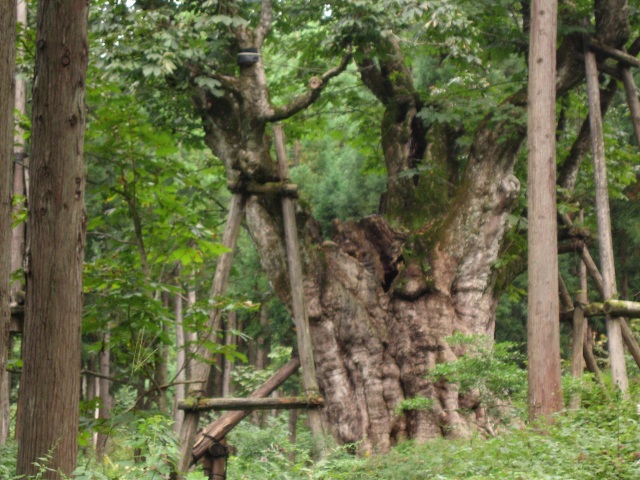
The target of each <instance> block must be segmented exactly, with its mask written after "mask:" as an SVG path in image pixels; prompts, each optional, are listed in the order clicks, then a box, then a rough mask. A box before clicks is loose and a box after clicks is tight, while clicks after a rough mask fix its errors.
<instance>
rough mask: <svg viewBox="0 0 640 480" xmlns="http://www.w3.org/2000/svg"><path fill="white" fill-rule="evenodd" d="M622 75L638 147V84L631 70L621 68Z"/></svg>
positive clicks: (639, 125) (639, 122)
mask: <svg viewBox="0 0 640 480" xmlns="http://www.w3.org/2000/svg"><path fill="white" fill-rule="evenodd" d="M620 73H621V76H622V83H623V84H624V91H625V93H626V94H627V103H628V104H629V114H630V116H631V123H632V124H633V131H634V132H635V134H636V142H638V146H640V101H639V100H638V91H637V90H636V84H635V82H634V80H633V75H632V74H631V70H630V69H629V68H621V69H620Z"/></svg>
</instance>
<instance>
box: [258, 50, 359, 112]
mask: <svg viewBox="0 0 640 480" xmlns="http://www.w3.org/2000/svg"><path fill="white" fill-rule="evenodd" d="M351 58H352V55H351V53H346V54H344V55H343V57H342V60H341V61H340V64H339V65H338V66H336V67H333V68H331V69H329V70H327V71H326V72H324V73H323V74H322V75H321V76H320V77H311V78H310V79H309V88H308V90H307V92H306V93H303V94H302V95H299V96H297V97H296V98H294V99H293V100H291V102H289V104H288V105H285V106H284V107H279V108H272V109H271V112H269V113H267V114H266V115H265V116H264V120H265V121H267V122H278V121H280V120H284V119H286V118H289V117H292V116H293V115H295V114H296V113H298V112H300V111H301V110H304V109H305V108H307V107H309V106H310V105H311V104H313V103H314V102H315V101H316V100H317V99H318V98H320V94H321V93H322V90H324V87H326V86H327V84H328V83H329V80H331V79H332V78H334V77H336V76H338V75H340V74H341V73H342V72H344V71H345V69H346V68H347V65H349V62H350V61H351Z"/></svg>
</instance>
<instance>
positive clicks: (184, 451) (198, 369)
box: [180, 193, 245, 472]
mask: <svg viewBox="0 0 640 480" xmlns="http://www.w3.org/2000/svg"><path fill="white" fill-rule="evenodd" d="M244 205H245V197H244V195H243V194H241V193H236V194H234V195H233V197H232V199H231V207H230V208H229V216H228V219H227V224H226V226H225V230H224V234H223V236H222V243H223V245H224V246H226V247H227V248H228V249H229V250H230V251H229V252H226V253H223V254H222V255H221V256H220V258H219V259H218V265H217V267H216V272H215V274H214V277H213V286H212V288H211V297H212V298H216V297H220V296H221V295H223V294H224V293H225V291H226V290H227V283H228V281H229V273H230V271H231V264H232V262H233V250H234V249H235V246H236V241H237V239H238V233H239V231H240V224H241V222H242V213H243V211H244ZM220 315H221V312H220V310H218V309H215V310H214V311H212V312H211V314H210V315H209V320H208V321H207V324H206V326H205V329H204V331H205V332H208V333H207V337H206V338H199V339H198V340H199V341H200V342H202V341H203V340H206V339H208V338H214V339H215V338H216V335H217V334H218V330H220ZM198 358H199V359H198ZM210 359H211V351H210V350H209V349H207V348H204V347H203V346H199V347H198V355H197V357H195V358H194V359H193V360H192V367H191V368H192V370H191V371H192V380H194V381H197V382H198V383H193V384H191V387H190V388H189V396H190V397H200V396H204V390H205V388H206V385H207V379H208V378H209V373H210V371H211V365H210V364H209V360H210ZM199 420H200V413H199V412H198V411H188V412H186V413H185V416H184V420H183V421H182V429H181V430H180V449H181V452H180V453H181V460H180V471H181V472H186V471H187V469H188V468H189V465H190V463H191V447H192V445H193V440H194V438H195V434H196V430H197V428H198V421H199Z"/></svg>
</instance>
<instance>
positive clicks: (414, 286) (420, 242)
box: [195, 1, 626, 451]
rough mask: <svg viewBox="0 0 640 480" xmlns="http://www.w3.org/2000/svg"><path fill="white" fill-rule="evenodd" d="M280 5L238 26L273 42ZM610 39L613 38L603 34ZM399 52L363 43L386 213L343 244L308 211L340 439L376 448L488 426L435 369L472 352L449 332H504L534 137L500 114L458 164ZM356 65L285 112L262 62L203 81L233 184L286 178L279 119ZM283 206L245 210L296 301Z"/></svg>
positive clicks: (574, 73)
mask: <svg viewBox="0 0 640 480" xmlns="http://www.w3.org/2000/svg"><path fill="white" fill-rule="evenodd" d="M600 3H601V4H604V3H619V2H600ZM625 5H626V4H625ZM622 6H624V5H622ZM600 7H601V5H600ZM617 7H620V5H618V6H617ZM270 8H271V5H270V2H268V1H265V2H263V10H262V17H261V21H260V24H259V27H258V28H257V29H256V30H249V29H248V28H246V27H238V28H237V29H236V30H235V37H236V47H237V48H238V49H243V48H247V47H256V48H260V47H261V45H262V41H263V39H264V35H265V32H266V31H267V30H268V28H269V25H270V21H269V19H270ZM598 11H599V12H600V14H601V15H606V12H616V10H607V9H606V8H600V9H599V10H598ZM618 11H619V10H618ZM611 14H612V15H613V13H611ZM624 18H626V17H624ZM605 24H608V22H602V21H600V24H599V25H605ZM599 31H600V30H599ZM602 40H604V41H607V40H610V39H608V38H606V35H602V38H601V41H602ZM616 40H619V39H616ZM579 47H580V42H579V41H577V40H576V39H575V38H567V39H565V40H564V42H563V44H562V46H561V47H560V50H559V52H558V59H559V65H558V79H557V86H558V92H559V94H563V93H565V92H566V91H567V90H568V89H569V88H571V87H573V86H575V85H576V84H577V83H578V82H579V81H580V80H581V79H582V75H583V74H582V70H581V68H580V63H579V58H578V57H577V55H576V54H575V52H576V48H579ZM389 49H390V50H392V51H394V52H395V53H396V54H397V55H393V56H390V57H387V59H375V58H374V57H373V56H368V55H367V54H368V52H367V51H364V50H363V52H361V53H362V55H359V56H358V57H357V58H358V66H359V68H360V70H361V76H362V79H363V82H364V83H365V85H366V86H367V87H368V88H369V89H370V90H371V91H372V92H373V93H374V94H375V95H376V97H377V98H378V99H379V100H380V101H381V102H382V103H383V105H384V107H385V113H384V117H383V119H381V124H382V137H381V138H382V146H383V150H384V153H385V160H386V165H387V171H388V178H389V180H388V189H387V192H386V194H385V198H384V199H383V202H381V203H382V205H383V208H384V212H385V215H384V216H382V215H376V216H371V217H367V218H364V219H362V220H361V221H359V222H345V223H338V222H337V223H336V225H335V227H336V228H335V232H336V233H335V236H334V238H333V239H332V241H324V240H323V239H322V236H321V235H320V232H319V227H318V224H317V223H316V222H315V221H314V220H313V218H311V217H310V216H309V215H308V212H305V211H302V210H301V211H300V212H299V216H300V218H299V220H300V221H299V225H301V228H300V235H301V238H302V244H303V248H304V252H303V255H304V261H305V285H304V287H305V294H306V301H307V308H308V313H309V319H310V322H311V330H312V337H313V342H314V352H315V360H316V366H317V373H318V377H319V378H318V380H319V383H320V388H321V390H322V393H323V395H324V397H325V404H326V408H325V413H326V415H327V418H328V420H329V424H330V425H331V427H332V429H333V434H334V435H335V437H336V438H337V439H338V440H339V441H340V442H356V441H360V442H362V443H360V445H361V448H362V449H363V450H375V451H386V450H388V448H389V447H390V446H392V445H393V444H395V443H396V442H397V441H398V440H400V439H404V438H416V439H429V438H433V437H438V436H443V435H444V436H464V435H467V434H468V433H469V432H470V431H472V430H474V429H477V428H483V427H484V426H485V423H484V422H485V421H486V419H485V414H484V411H483V409H482V407H481V405H480V403H479V399H477V398H474V397H473V396H471V395H461V394H460V393H459V391H458V390H457V388H456V386H455V385H452V384H447V383H444V382H438V383H434V382H433V381H432V380H429V379H427V378H426V373H427V372H428V371H429V369H431V368H433V367H434V366H435V365H436V364H438V363H440V362H447V361H451V360H454V359H456V358H457V357H458V356H459V355H460V354H461V353H462V351H461V347H455V348H454V347H451V346H450V345H449V344H448V343H447V341H446V338H447V337H448V336H450V335H452V334H454V333H456V332H461V333H466V334H483V335H485V334H486V335H492V334H493V331H494V321H495V309H496V305H497V300H496V294H495V282H496V275H497V274H496V272H495V271H494V269H493V265H494V263H495V262H496V260H497V259H498V256H499V253H500V250H501V247H502V243H503V239H504V235H505V232H506V230H507V222H506V220H507V215H508V213H509V212H510V209H511V208H512V206H513V204H514V200H515V199H516V198H517V196H518V193H519V187H520V182H519V181H518V179H517V178H516V177H515V176H514V175H513V167H514V163H515V159H516V154H517V152H518V150H519V148H520V146H521V144H522V142H523V140H524V136H525V129H524V127H523V126H522V123H518V122H513V121H510V120H503V119H501V120H495V119H494V118H493V117H492V115H491V114H489V115H487V117H486V119H485V121H484V122H482V124H481V125H480V127H479V128H478V130H477V132H476V134H475V139H474V142H473V145H472V146H471V148H470V149H469V152H468V157H467V160H466V162H464V165H465V167H464V170H462V171H460V170H456V169H457V168H459V165H458V164H456V163H455V162H454V161H453V160H452V159H454V157H455V155H454V154H453V153H452V151H451V150H450V146H451V145H452V143H453V142H452V141H451V136H450V135H451V133H450V132H448V131H447V129H442V130H436V129H432V130H431V131H429V132H427V131H426V129H425V128H424V125H423V124H422V122H421V120H420V119H419V117H418V116H417V113H418V112H419V111H420V109H421V107H422V105H421V103H420V102H421V101H420V98H419V96H418V95H417V93H416V92H415V90H414V88H413V85H412V81H411V77H410V72H409V70H408V69H407V68H406V67H405V66H404V64H403V61H402V57H401V55H400V50H399V48H398V46H397V45H395V44H394V43H393V41H392V40H390V44H389V45H388V46H387V50H389ZM391 57H393V58H391ZM346 60H347V58H345V59H343V62H342V63H341V65H340V66H339V67H337V68H335V69H332V70H329V71H328V72H327V73H325V74H324V75H323V76H321V77H314V78H313V79H311V81H310V82H309V89H308V91H307V93H305V94H303V95H301V96H300V97H298V98H295V99H293V100H292V101H291V102H290V103H289V105H287V106H285V107H281V108H275V107H273V106H272V105H271V103H270V101H269V91H268V87H267V83H266V80H265V75H264V68H263V65H262V62H261V61H258V62H257V63H255V64H253V65H249V66H244V67H242V68H241V69H240V74H239V76H234V75H229V76H225V75H222V74H216V75H212V76H213V78H216V79H217V80H218V81H220V83H221V85H222V88H223V90H224V92H225V93H224V95H222V96H219V97H217V96H215V95H212V94H211V93H208V92H207V91H205V90H204V89H196V91H197V95H196V97H195V98H196V106H197V108H198V110H199V112H200V114H201V115H202V117H203V120H204V124H205V129H206V133H207V136H206V141H207V143H208V145H209V146H210V147H211V149H212V151H213V152H214V153H215V154H216V155H217V156H218V157H219V158H221V159H223V160H224V161H225V165H226V167H227V171H228V174H229V177H230V178H231V179H232V180H233V181H238V180H239V181H240V185H242V183H243V182H247V181H265V180H274V179H275V173H274V163H273V161H272V159H271V157H270V154H269V147H270V145H269V140H268V139H267V138H266V136H265V132H266V131H267V125H268V123H269V122H274V121H278V120H282V119H285V118H288V117H290V116H291V115H293V114H294V113H296V112H297V111H299V110H301V109H302V108H305V107H306V106H308V105H309V104H310V103H311V102H313V101H314V100H315V98H317V96H318V95H319V94H320V92H321V90H322V88H323V87H324V86H325V85H326V82H327V81H328V80H329V79H330V78H331V77H332V76H334V75H336V74H337V73H339V72H340V70H341V69H343V68H344V66H345V62H346ZM525 102H526V95H525V94H524V92H523V93H521V94H518V95H515V96H514V97H512V98H510V99H508V100H506V101H505V104H508V106H509V107H510V111H513V112H514V115H516V116H518V115H520V113H521V112H522V110H523V107H524V106H525ZM503 117H504V116H503ZM421 162H423V163H424V162H441V164H442V165H443V166H444V170H445V171H447V172H449V179H450V180H452V182H451V184H452V185H451V186H449V187H447V191H446V192H435V191H434V188H435V187H434V185H430V184H429V183H428V179H426V178H425V177H424V176H423V177H421V176H419V175H417V174H416V175H411V174H409V173H408V172H410V171H411V170H412V169H415V168H416V166H417V165H419V164H420V163H421ZM240 188H241V186H240ZM279 206H280V204H279V201H278V199H276V198H269V197H265V196H260V197H258V196H254V197H251V198H250V199H249V201H248V203H247V207H246V212H247V213H246V216H247V225H248V227H249V230H250V233H251V235H252V237H253V240H254V242H255V245H256V247H257V248H258V250H259V252H260V255H261V260H262V264H263V267H264V269H265V270H266V272H267V275H268V276H269V279H270V281H271V283H272V286H273V288H274V289H275V291H276V293H277V294H278V295H279V296H280V297H281V298H282V300H283V301H284V302H285V303H287V302H288V301H289V287H288V279H287V274H286V272H287V269H286V263H285V249H284V243H283V238H282V237H283V228H282V220H281V215H280V208H279ZM416 395H421V396H425V397H429V398H432V399H434V400H435V403H434V406H433V408H432V409H431V410H430V411H411V412H407V413H405V414H398V413H396V411H395V407H396V406H397V405H398V403H399V402H400V401H401V400H403V399H406V398H410V397H413V396H416ZM463 411H464V412H466V413H463Z"/></svg>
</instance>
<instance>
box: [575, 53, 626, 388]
mask: <svg viewBox="0 0 640 480" xmlns="http://www.w3.org/2000/svg"><path fill="white" fill-rule="evenodd" d="M585 75H586V78H587V95H588V100H589V125H590V128H591V145H592V147H593V163H594V168H593V170H594V183H595V191H596V216H597V219H598V246H599V249H600V250H599V251H600V264H601V273H602V279H603V287H604V298H615V297H616V296H617V287H616V278H615V266H614V259H613V242H612V238H611V214H610V210H609V190H608V184H607V166H606V161H605V155H604V135H603V131H602V114H601V112H600V87H599V85H598V69H597V67H596V56H595V54H594V53H593V52H592V51H589V50H585ZM620 323H621V322H620V319H618V318H614V317H611V316H607V335H608V337H609V358H610V364H611V375H612V377H613V382H614V384H615V385H617V386H618V388H619V389H620V390H621V391H622V393H623V395H627V390H628V388H629V381H628V379H627V368H626V365H625V361H624V345H623V340H622V328H621V326H620Z"/></svg>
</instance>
